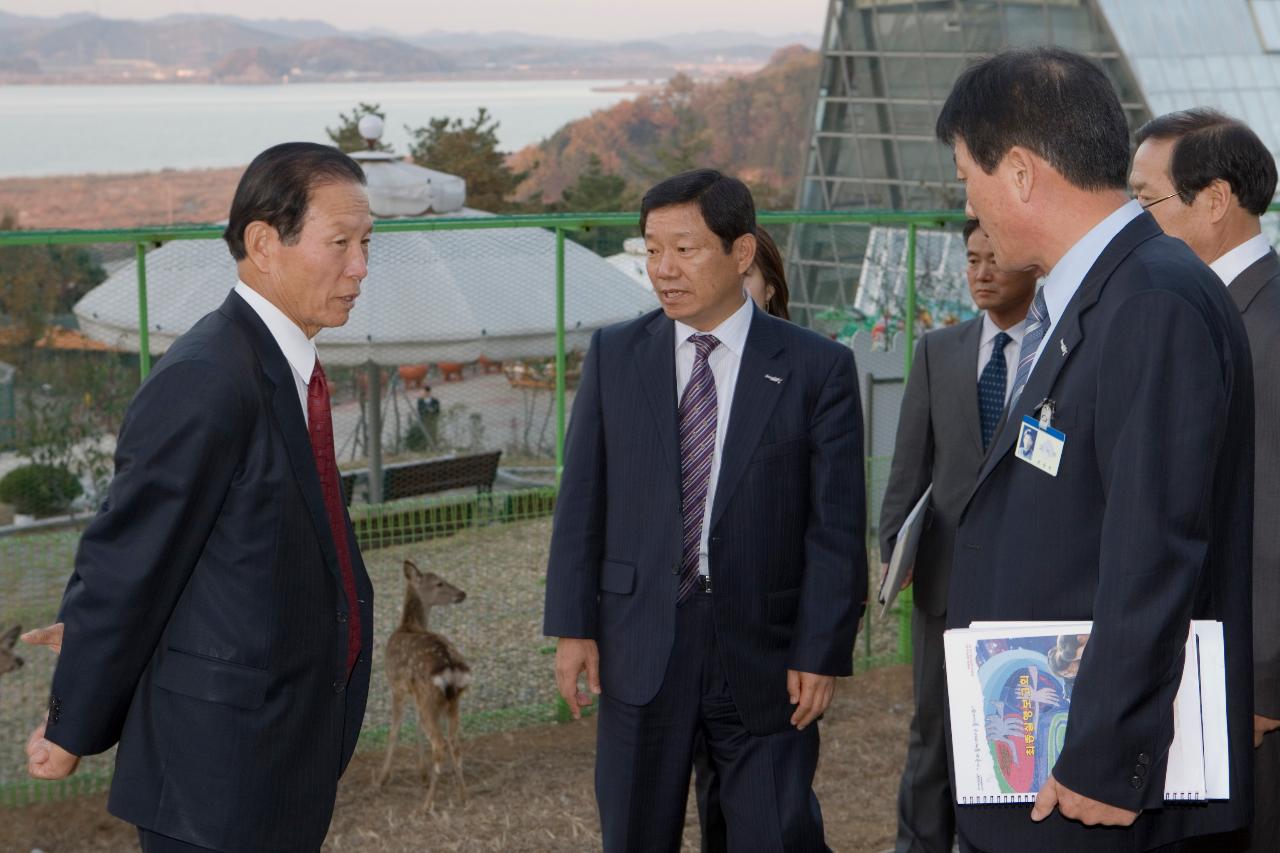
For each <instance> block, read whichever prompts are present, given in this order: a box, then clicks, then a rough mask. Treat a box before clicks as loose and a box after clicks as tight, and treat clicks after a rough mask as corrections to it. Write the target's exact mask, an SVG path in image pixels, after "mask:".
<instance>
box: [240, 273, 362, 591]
mask: <svg viewBox="0 0 1280 853" xmlns="http://www.w3.org/2000/svg"><path fill="white" fill-rule="evenodd" d="M219 310H221V311H222V312H223V314H225V315H226V316H228V317H229V318H231V319H232V320H233V321H234V322H236V323H238V324H239V325H240V327H241V328H243V329H244V331H245V332H246V333H247V334H248V336H249V341H250V343H251V344H252V346H253V348H254V351H255V352H256V353H257V355H258V362H259V363H260V364H261V365H262V372H263V374H265V375H266V377H267V381H268V382H269V383H270V384H271V386H272V392H271V411H272V414H273V415H274V417H275V421H276V426H277V427H278V428H279V430H280V434H281V436H282V437H283V438H284V444H285V448H286V449H287V450H288V453H289V463H290V466H291V467H292V468H293V476H294V477H295V478H296V479H297V481H298V486H299V488H301V490H302V497H303V499H304V500H305V501H306V504H307V509H308V510H309V511H310V514H311V523H312V524H313V525H314V526H315V530H316V540H317V541H318V542H319V543H320V550H321V551H322V552H323V553H324V561H325V564H326V565H327V566H328V567H329V571H330V572H331V573H332V574H333V576H334V578H335V579H336V580H337V581H338V583H342V570H341V568H340V567H339V565H338V548H337V546H336V545H334V542H333V531H332V530H331V529H330V527H329V516H328V514H327V513H326V512H325V508H324V496H323V494H322V492H321V491H320V475H319V474H318V473H316V460H315V456H314V455H313V453H312V451H311V437H310V435H309V433H308V432H307V423H306V420H304V419H303V417H302V407H301V406H300V405H299V404H298V389H297V386H296V385H295V384H294V376H293V368H291V367H290V366H289V362H288V361H287V360H286V359H285V357H284V353H282V352H281V351H280V345H279V344H277V343H276V341H275V338H273V337H272V336H271V332H270V331H269V330H268V329H267V326H266V324H265V323H263V322H262V318H260V317H259V316H258V315H257V313H255V312H254V310H253V309H252V308H250V307H249V305H248V304H247V303H246V302H245V301H244V300H243V299H241V298H240V297H239V296H238V295H236V293H235V292H234V291H233V292H232V293H231V295H230V296H228V297H227V300H226V302H224V303H223V304H222V308H221V309H219ZM353 541H354V540H353Z"/></svg>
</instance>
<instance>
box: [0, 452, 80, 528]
mask: <svg viewBox="0 0 1280 853" xmlns="http://www.w3.org/2000/svg"><path fill="white" fill-rule="evenodd" d="M82 491H84V490H83V488H82V487H81V486H80V481H79V480H78V479H76V476H75V475H74V474H72V473H71V472H70V471H68V470H67V469H66V468H61V467H58V466H55V465H23V466H22V467H20V468H14V469H13V470H12V471H10V472H9V473H8V474H5V475H4V477H0V501H4V502H5V503H7V504H12V506H13V508H14V511H15V512H20V513H22V514H24V515H34V516H35V517H37V518H42V517H44V516H48V515H58V514H59V513H63V512H66V511H67V509H68V508H69V507H70V506H71V502H72V501H73V500H75V499H76V498H78V497H80V493H81V492H82Z"/></svg>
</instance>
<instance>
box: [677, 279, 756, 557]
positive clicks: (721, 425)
mask: <svg viewBox="0 0 1280 853" xmlns="http://www.w3.org/2000/svg"><path fill="white" fill-rule="evenodd" d="M754 310H755V303H754V302H752V301H751V300H750V299H747V298H745V294H744V299H743V303H742V307H741V308H739V309H738V310H737V311H735V312H733V314H732V315H731V316H730V317H729V318H728V319H727V320H725V321H724V322H723V323H721V324H720V325H719V326H716V327H715V328H714V329H712V330H711V331H710V332H707V333H706V334H709V335H714V336H715V337H716V339H717V340H719V341H720V345H719V346H717V347H716V348H715V349H713V350H712V351H711V355H709V356H707V365H708V366H709V367H710V368H711V375H712V377H713V378H714V379H715V383H716V443H715V449H714V450H713V451H712V454H711V477H710V480H709V482H708V483H707V505H706V507H705V508H704V509H703V513H702V541H701V543H700V544H699V545H698V572H699V573H700V574H704V575H705V574H708V573H709V572H708V568H707V566H708V561H707V537H708V535H709V534H710V531H711V508H712V507H713V506H714V505H715V496H716V483H717V481H718V480H719V479H720V460H721V458H722V457H723V456H724V437H725V435H726V434H727V433H728V431H729V412H730V410H731V409H732V408H733V389H734V388H735V387H736V386H737V384H738V367H739V366H740V365H741V364H742V351H743V348H744V347H745V346H746V345H747V332H749V331H750V330H751V314H752V312H753V311H754ZM696 334H700V333H699V332H698V330H697V329H695V328H693V327H692V326H686V325H685V324H684V323H681V322H680V321H679V320H677V321H676V400H680V399H681V397H683V396H684V389H685V386H686V385H688V384H689V377H691V376H692V375H693V360H694V356H695V355H696V354H697V350H696V348H695V347H694V345H693V344H692V343H690V342H689V338H690V337H691V336H693V335H696Z"/></svg>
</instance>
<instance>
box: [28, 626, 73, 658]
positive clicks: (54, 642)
mask: <svg viewBox="0 0 1280 853" xmlns="http://www.w3.org/2000/svg"><path fill="white" fill-rule="evenodd" d="M62 628H63V625H62V623H61V622H54V623H53V624H52V625H49V626H48V627H45V628H32V629H31V630H30V631H28V632H27V633H25V634H23V635H22V637H20V639H21V640H22V642H24V643H26V644H27V645H28V646H48V647H49V648H51V649H53V653H54V654H55V655H56V654H59V653H60V652H61V651H62Z"/></svg>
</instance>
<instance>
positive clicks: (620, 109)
mask: <svg viewBox="0 0 1280 853" xmlns="http://www.w3.org/2000/svg"><path fill="white" fill-rule="evenodd" d="M820 67H821V56H820V54H818V53H817V52H815V51H812V50H808V49H807V48H803V47H798V46H797V47H790V48H784V49H782V50H780V51H778V52H777V53H776V54H775V55H774V57H773V59H772V60H771V61H770V62H769V64H768V65H766V66H765V67H764V68H763V69H761V70H760V71H758V72H756V73H754V74H750V75H746V76H742V77H731V78H729V79H727V80H723V81H715V82H708V83H699V84H696V85H692V86H691V88H689V89H687V90H683V91H674V90H673V89H672V87H671V86H668V88H667V89H666V90H665V91H663V92H661V93H659V94H654V95H641V96H639V97H636V98H634V99H632V100H629V101H623V102H621V103H619V104H616V105H615V106H613V107H611V108H609V109H606V110H599V111H597V112H595V113H593V114H592V115H591V116H589V117H587V118H584V119H579V120H578V121H575V122H571V123H570V124H567V125H565V126H564V127H562V128H561V129H560V130H558V131H556V133H554V134H553V135H552V136H551V137H550V138H548V139H547V140H545V141H544V142H542V143H541V144H539V145H531V146H529V147H528V148H525V149H523V150H521V151H518V152H516V153H515V154H513V155H512V156H511V158H510V165H511V168H512V169H513V170H514V171H516V172H528V173H529V177H528V178H527V179H526V180H525V182H524V183H523V184H522V185H521V186H520V188H519V190H518V191H517V196H518V198H519V199H521V200H524V201H529V202H534V203H537V202H543V203H551V202H555V201H557V200H559V199H560V198H561V195H562V194H563V192H564V190H565V188H566V187H569V186H571V185H572V184H573V183H574V181H576V180H577V177H578V175H580V174H582V173H583V172H584V171H585V170H586V168H587V164H588V162H589V161H590V159H591V157H592V156H593V155H594V156H596V157H598V158H599V159H600V162H601V164H602V166H603V168H604V171H605V172H606V173H609V174H616V175H621V176H622V177H624V178H625V179H626V180H627V183H628V184H629V185H630V186H631V187H632V188H633V189H636V190H642V189H643V188H645V187H646V186H648V185H650V184H652V183H653V181H654V179H655V178H656V177H657V176H658V175H659V174H661V173H662V170H663V169H664V168H665V167H664V164H663V163H661V162H658V161H657V160H656V159H655V158H656V157H657V156H659V155H660V153H661V152H663V151H664V150H666V151H671V152H674V151H675V150H676V149H678V148H679V147H680V146H681V145H684V146H685V147H686V148H688V149H690V150H692V151H697V149H698V148H699V144H694V143H691V142H690V139H691V137H696V138H697V139H698V140H700V146H701V149H702V150H701V151H700V152H699V153H696V154H694V155H691V156H696V160H697V163H698V164H699V165H706V166H714V167H717V168H721V169H723V170H725V171H726V172H729V173H732V174H734V175H737V176H739V177H741V178H743V179H744V180H746V181H747V182H748V183H750V184H752V185H753V188H754V189H755V191H756V195H757V199H758V201H759V202H760V205H761V207H780V206H787V205H789V204H790V203H791V201H792V196H793V195H794V192H795V187H796V185H797V183H798V181H799V178H800V174H799V172H800V169H801V168H803V163H804V145H805V138H806V133H805V131H806V128H807V127H808V125H809V121H810V112H811V110H812V104H813V97H814V93H815V92H816V91H817V85H818V71H819V68H820ZM684 85H689V84H688V81H686V82H685V84H684ZM689 165H692V164H689Z"/></svg>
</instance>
